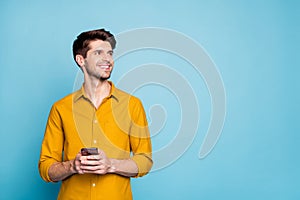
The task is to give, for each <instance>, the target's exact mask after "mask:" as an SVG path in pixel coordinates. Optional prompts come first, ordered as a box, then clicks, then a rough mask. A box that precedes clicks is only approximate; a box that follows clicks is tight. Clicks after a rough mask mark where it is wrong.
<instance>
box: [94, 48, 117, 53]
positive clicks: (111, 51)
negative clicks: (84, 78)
mask: <svg viewBox="0 0 300 200" xmlns="http://www.w3.org/2000/svg"><path fill="white" fill-rule="evenodd" d="M99 51H104V49H96V50H94V51H92V52H93V53H95V52H99ZM107 52H108V53H113V52H114V51H113V50H108V51H107Z"/></svg>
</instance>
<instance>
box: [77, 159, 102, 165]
mask: <svg viewBox="0 0 300 200" xmlns="http://www.w3.org/2000/svg"><path fill="white" fill-rule="evenodd" d="M102 164H103V163H102V162H101V161H100V160H82V161H81V165H84V166H86V165H90V166H96V165H102Z"/></svg>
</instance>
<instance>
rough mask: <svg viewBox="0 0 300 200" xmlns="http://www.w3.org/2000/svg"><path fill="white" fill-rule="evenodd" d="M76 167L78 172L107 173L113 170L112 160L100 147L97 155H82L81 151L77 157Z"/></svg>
mask: <svg viewBox="0 0 300 200" xmlns="http://www.w3.org/2000/svg"><path fill="white" fill-rule="evenodd" d="M74 162H75V163H74V164H75V169H76V171H77V173H78V174H88V173H90V174H102V175H103V174H107V173H111V172H113V170H112V169H111V162H110V159H108V158H107V157H106V155H105V153H104V151H102V150H100V149H98V154H97V155H89V156H82V155H81V154H80V153H79V154H77V156H76V158H75V161H74Z"/></svg>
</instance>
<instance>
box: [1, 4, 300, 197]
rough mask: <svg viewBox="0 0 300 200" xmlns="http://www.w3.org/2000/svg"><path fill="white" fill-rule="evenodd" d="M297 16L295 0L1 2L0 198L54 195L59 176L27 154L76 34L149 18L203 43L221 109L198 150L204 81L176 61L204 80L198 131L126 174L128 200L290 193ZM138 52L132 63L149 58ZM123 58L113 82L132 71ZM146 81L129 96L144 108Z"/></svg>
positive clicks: (298, 177) (296, 179)
mask: <svg viewBox="0 0 300 200" xmlns="http://www.w3.org/2000/svg"><path fill="white" fill-rule="evenodd" d="M299 19H300V3H299V1H292V0H288V1H283V0H282V1H276V0H275V1H259V0H254V1H233V0H229V1H216V0H212V1H196V0H195V1H191V0H190V1H182V2H181V3H180V2H179V3H175V2H174V1H169V2H168V1H158V0H154V1H134V0H129V1H96V0H95V1H91V0H87V1H71V0H69V1H68V0H64V1H58V0H56V1H34V0H28V1H16V0H3V1H1V3H0V27H1V28H0V29H1V38H0V44H1V47H0V65H1V73H0V76H1V78H0V80H1V84H0V85H1V100H0V101H1V102H0V106H1V112H0V117H1V126H0V127H1V141H0V144H1V149H2V153H1V161H0V166H1V167H0V187H1V193H0V199H55V198H56V196H57V193H58V189H59V184H52V183H49V184H47V183H44V182H43V181H42V180H41V178H40V177H39V174H38V169H37V163H38V159H39V151H40V145H41V141H42V138H43V133H44V129H45V124H46V120H47V117H48V113H49V110H50V107H51V105H52V104H53V103H54V102H55V101H57V100H58V99H60V98H62V97H63V96H65V95H66V94H69V93H71V92H72V91H73V84H74V80H75V77H76V74H77V72H78V68H77V67H76V65H75V63H74V61H73V60H72V55H71V45H72V42H73V40H74V38H75V36H77V35H78V34H79V33H80V32H82V31H84V30H89V29H93V28H99V27H105V28H107V29H108V30H111V31H112V32H113V33H114V34H117V33H120V32H122V31H126V30H130V29H133V28H143V27H149V26H151V27H161V28H168V29H172V30H176V31H178V32H181V33H183V34H185V35H187V36H189V37H191V38H193V39H194V40H195V41H197V42H198V43H199V44H201V45H202V46H203V47H204V48H205V50H206V51H207V52H208V54H209V55H210V56H211V58H212V59H213V60H214V62H215V63H216V65H217V66H218V70H219V71H220V74H221V76H222V79H223V81H224V86H225V89H226V96H227V113H226V121H225V126H224V129H223V132H222V135H221V137H220V140H219V141H218V143H217V145H216V147H215V148H214V150H213V151H212V152H211V153H210V154H209V156H208V157H206V158H205V159H203V160H199V159H198V152H199V147H200V145H201V143H202V141H203V137H204V134H205V131H206V130H207V127H208V123H209V115H210V109H207V108H210V103H209V102H210V100H209V94H208V92H207V91H206V88H205V85H204V83H203V80H202V79H201V78H199V77H195V76H193V73H192V71H191V72H188V71H187V72H186V71H185V73H186V74H185V76H188V77H189V76H190V77H189V78H188V79H189V81H190V82H191V84H192V85H195V84H199V85H200V86H199V87H200V88H203V94H198V98H199V101H200V102H201V103H200V109H201V117H202V118H201V121H200V128H199V132H198V133H197V136H196V138H195V140H194V141H193V144H192V145H191V146H190V148H189V149H188V150H187V151H186V152H185V154H184V155H183V156H182V157H181V158H180V159H178V160H177V161H176V162H174V163H173V164H172V165H170V166H168V167H166V168H164V169H161V170H158V171H155V172H152V173H150V174H149V175H148V176H145V177H143V178H140V179H133V180H132V185H133V192H134V197H135V199H206V200H209V199H300V190H299V186H300V171H299V169H300V159H299V158H300V156H299V145H300V136H299V133H300V128H299V113H300V106H299V102H300V98H299V97H300V94H299V91H300V82H299V79H298V76H299V73H300V70H299V66H300V65H299V64H300V62H299V52H300V48H299V45H300V37H299V32H300V28H299V27H300V26H299ZM156 53H157V52H156ZM154 54H155V53H154ZM137 55H138V53H137ZM162 55H163V54H160V55H158V56H156V57H155V56H154V57H153V59H154V60H155V59H156V60H155V62H159V58H160V56H162ZM131 56H133V57H134V54H132V55H131ZM129 57H130V56H129ZM144 57H145V58H143V56H137V58H136V61H137V63H139V64H142V63H144V62H145V61H144V60H143V59H146V58H147V59H148V60H147V62H149V61H151V59H149V56H144ZM150 58H151V57H150ZM174 60H176V58H174ZM121 63H122V61H121V60H120V62H119V63H118V61H117V62H116V67H115V71H114V74H113V78H112V80H113V81H116V80H118V79H119V78H120V77H121V75H122V72H123V71H125V72H126V70H127V69H130V67H128V66H130V64H131V63H127V64H128V66H127V67H128V68H127V69H126V68H121V66H119V65H118V64H121ZM134 65H136V63H134ZM169 65H172V61H171V63H170V64H169ZM118 67H119V69H120V70H119V69H118ZM132 67H134V66H132ZM180 69H181V70H182V68H180V66H177V70H180ZM122 70H123V71H122ZM189 73H190V75H189ZM156 89H157V88H156ZM156 89H155V88H151V87H149V88H145V90H144V91H143V90H141V91H138V92H137V94H136V95H137V96H139V97H141V98H142V99H143V102H144V104H145V108H146V110H147V112H148V109H149V107H150V106H151V104H154V103H162V104H163V102H159V101H160V100H161V99H158V98H156V99H155V98H152V99H151V101H149V100H147V99H148V98H147V97H151V96H153V95H151V94H153V93H155V91H156ZM160 89H161V88H160ZM158 90H159V89H158ZM149 94H150V95H149ZM163 97H165V98H173V97H171V95H170V94H168V93H165V96H163ZM162 99H163V98H162ZM156 101H157V102H156ZM170 105H173V104H170ZM174 106H176V102H175V103H174ZM166 109H167V110H168V109H170V111H169V112H170V113H171V114H169V115H168V119H167V120H169V121H170V122H169V123H171V122H173V121H176V120H178V117H176V108H175V107H174V109H173V110H172V107H171V108H166ZM174 110H175V111H174ZM173 112H174V113H173ZM178 113H179V111H178ZM178 113H177V114H178ZM179 114H180V113H179ZM168 128H169V129H170V130H167V129H168ZM177 128H178V127H177V125H176V126H175V131H176V130H177ZM165 129H166V130H162V132H161V133H160V137H161V140H159V138H158V139H156V138H155V139H154V140H153V142H154V147H155V148H159V147H160V145H165V144H167V143H168V141H169V140H170V139H172V135H169V134H167V132H168V133H169V132H172V126H168V125H167V126H166V128H165ZM161 141H163V142H161Z"/></svg>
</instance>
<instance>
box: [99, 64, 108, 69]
mask: <svg viewBox="0 0 300 200" xmlns="http://www.w3.org/2000/svg"><path fill="white" fill-rule="evenodd" d="M100 68H101V69H108V68H109V65H101V66H100Z"/></svg>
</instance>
